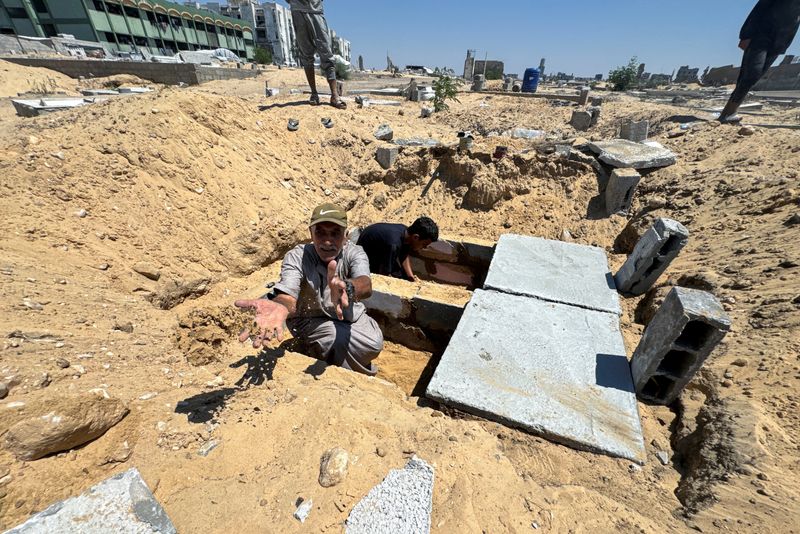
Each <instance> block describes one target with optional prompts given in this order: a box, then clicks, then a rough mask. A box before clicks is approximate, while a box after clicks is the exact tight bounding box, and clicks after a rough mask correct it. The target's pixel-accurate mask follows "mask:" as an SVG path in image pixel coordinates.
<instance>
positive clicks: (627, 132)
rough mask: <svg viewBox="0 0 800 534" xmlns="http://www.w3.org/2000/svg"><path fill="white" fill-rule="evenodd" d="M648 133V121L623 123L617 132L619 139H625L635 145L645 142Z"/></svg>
mask: <svg viewBox="0 0 800 534" xmlns="http://www.w3.org/2000/svg"><path fill="white" fill-rule="evenodd" d="M649 132H650V121H638V122H637V121H629V122H626V123H624V124H623V125H622V126H621V127H620V130H619V137H620V139H627V140H628V141H633V142H635V143H641V142H642V141H647V137H648V134H649Z"/></svg>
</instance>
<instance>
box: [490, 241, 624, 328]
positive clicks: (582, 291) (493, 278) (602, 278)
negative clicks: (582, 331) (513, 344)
mask: <svg viewBox="0 0 800 534" xmlns="http://www.w3.org/2000/svg"><path fill="white" fill-rule="evenodd" d="M484 288H486V289H496V290H498V291H503V292H505V293H513V294H515V295H527V296H529V297H536V298H539V299H543V300H548V301H551V302H561V303H564V304H571V305H573V306H580V307H581V308H588V309H590V310H600V311H605V312H609V313H615V314H617V315H619V314H620V313H621V309H620V306H619V295H618V294H617V291H616V287H615V286H614V277H613V276H612V274H611V272H610V271H609V269H608V258H607V256H606V253H605V251H604V250H603V249H600V248H597V247H590V246H586V245H578V244H575V243H565V242H563V241H551V240H548V239H542V238H539V237H530V236H521V235H514V234H505V235H502V236H500V240H499V241H498V242H497V248H496V250H495V253H494V258H493V259H492V264H491V266H490V267H489V274H488V276H487V277H486V282H485V283H484Z"/></svg>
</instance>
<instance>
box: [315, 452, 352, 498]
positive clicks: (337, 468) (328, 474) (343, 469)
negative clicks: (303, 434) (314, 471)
mask: <svg viewBox="0 0 800 534" xmlns="http://www.w3.org/2000/svg"><path fill="white" fill-rule="evenodd" d="M349 462H350V455H348V454H347V451H346V450H344V449H342V448H340V447H334V448H333V449H328V450H327V451H325V453H324V454H323V455H322V458H321V459H320V465H319V485H320V486H322V487H323V488H330V487H331V486H335V485H336V484H338V483H340V482H341V481H342V480H344V479H345V477H346V476H347V466H348V464H349Z"/></svg>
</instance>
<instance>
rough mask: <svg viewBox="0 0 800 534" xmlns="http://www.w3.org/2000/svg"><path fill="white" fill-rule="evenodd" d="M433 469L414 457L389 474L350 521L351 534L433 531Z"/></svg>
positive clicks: (361, 502) (349, 532) (424, 533)
mask: <svg viewBox="0 0 800 534" xmlns="http://www.w3.org/2000/svg"><path fill="white" fill-rule="evenodd" d="M433 483H434V471H433V467H431V466H430V465H428V464H427V463H426V462H425V461H424V460H421V459H419V458H417V457H416V456H414V457H412V458H411V460H409V461H408V463H407V464H406V466H405V468H403V469H394V470H392V471H390V472H389V474H388V475H387V476H386V478H385V479H383V482H381V483H380V484H378V485H377V486H375V487H374V488H372V490H370V492H369V493H368V494H367V495H366V496H365V497H364V498H363V499H361V501H359V502H358V504H356V505H355V506H354V507H353V509H352V510H351V511H350V515H349V516H348V517H347V524H346V527H345V532H346V533H347V534H378V533H388V532H390V533H392V534H426V533H428V532H430V529H431V510H432V507H433Z"/></svg>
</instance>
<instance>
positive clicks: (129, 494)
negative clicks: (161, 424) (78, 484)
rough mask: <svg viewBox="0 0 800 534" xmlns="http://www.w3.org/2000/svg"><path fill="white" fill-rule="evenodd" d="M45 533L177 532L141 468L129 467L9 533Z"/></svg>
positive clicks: (172, 533) (163, 533) (33, 517)
mask: <svg viewBox="0 0 800 534" xmlns="http://www.w3.org/2000/svg"><path fill="white" fill-rule="evenodd" d="M45 532H58V533H59V534H72V533H74V534H85V533H87V532H114V533H122V534H153V533H156V532H159V533H162V534H174V533H175V532H177V531H176V530H175V527H174V526H173V525H172V521H170V519H169V517H167V513H166V512H165V511H164V509H163V508H162V507H161V505H160V504H159V503H158V501H156V499H155V497H153V494H152V493H151V492H150V489H149V488H148V487H147V484H145V482H144V480H142V477H141V475H140V474H139V471H138V470H136V469H129V470H128V471H125V472H124V473H120V474H118V475H114V476H113V477H111V478H109V479H106V480H104V481H103V482H100V483H99V484H97V485H96V486H92V487H91V488H89V489H88V490H86V491H85V492H84V493H82V494H81V495H78V496H77V497H72V498H70V499H66V500H64V501H60V502H57V503H55V504H54V505H52V506H50V507H49V508H47V509H45V510H43V511H41V512H39V513H38V514H35V515H33V516H31V517H30V519H28V520H27V521H25V522H24V523H22V524H21V525H19V526H17V527H15V528H12V529H11V530H9V531H7V532H6V534H23V533H25V534H34V533H37V534H38V533H45Z"/></svg>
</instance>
